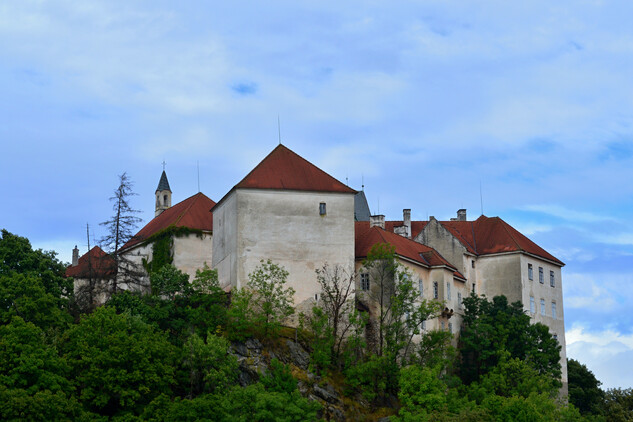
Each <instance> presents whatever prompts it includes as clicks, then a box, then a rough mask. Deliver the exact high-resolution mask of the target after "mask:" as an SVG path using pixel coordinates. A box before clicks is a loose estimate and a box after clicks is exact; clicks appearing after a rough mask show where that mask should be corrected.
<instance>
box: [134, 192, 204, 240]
mask: <svg viewBox="0 0 633 422" xmlns="http://www.w3.org/2000/svg"><path fill="white" fill-rule="evenodd" d="M214 206H215V202H214V201H213V200H211V199H210V198H209V197H207V196H206V195H205V194H203V193H200V192H199V193H197V194H195V195H193V196H190V197H189V198H187V199H185V200H184V201H182V202H179V203H177V204H176V205H174V206H173V207H171V208H168V209H166V210H165V211H163V212H162V213H161V214H160V215H159V216H158V217H156V218H154V219H153V220H152V221H150V222H149V223H147V225H146V226H145V227H143V228H142V229H141V230H140V231H139V232H138V233H137V234H136V235H135V236H134V237H133V238H132V239H130V240H129V241H128V242H127V243H126V244H125V245H123V247H122V248H121V249H127V248H130V247H132V246H134V245H136V244H138V243H141V242H143V241H144V240H147V239H149V238H150V237H151V236H152V235H154V234H156V233H158V232H160V231H162V230H165V229H166V228H168V227H187V228H189V229H195V230H204V231H213V214H212V213H211V208H213V207H214Z"/></svg>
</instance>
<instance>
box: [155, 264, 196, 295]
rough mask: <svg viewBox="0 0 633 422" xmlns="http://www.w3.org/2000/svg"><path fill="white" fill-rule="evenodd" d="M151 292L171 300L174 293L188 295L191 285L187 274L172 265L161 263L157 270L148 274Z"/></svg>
mask: <svg viewBox="0 0 633 422" xmlns="http://www.w3.org/2000/svg"><path fill="white" fill-rule="evenodd" d="M150 282H151V285H152V294H153V295H156V296H162V297H163V298H164V299H167V300H170V301H173V300H174V298H175V297H176V295H185V296H188V295H190V294H191V290H192V287H191V285H190V284H189V275H188V274H185V273H183V272H182V271H180V270H179V269H178V268H176V267H174V266H173V265H167V264H163V265H162V266H161V267H160V269H159V270H157V271H156V272H153V273H151V274H150Z"/></svg>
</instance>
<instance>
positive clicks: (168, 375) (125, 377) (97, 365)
mask: <svg viewBox="0 0 633 422" xmlns="http://www.w3.org/2000/svg"><path fill="white" fill-rule="evenodd" d="M62 349H63V352H64V356H65V358H66V359H67V361H68V363H69V365H70V367H71V371H70V374H71V376H72V379H73V382H74V384H75V386H76V388H77V393H78V397H79V400H80V401H81V402H82V403H83V404H84V405H85V406H86V408H87V409H89V410H92V411H95V412H99V413H101V414H104V415H110V416H112V415H116V414H120V413H126V412H132V413H136V414H138V413H139V412H140V411H141V410H142V407H143V406H144V405H146V404H147V403H149V402H150V401H151V400H152V399H153V398H154V397H156V396H158V395H159V394H161V393H166V392H168V391H169V387H170V385H171V384H173V382H174V379H173V378H174V366H173V364H174V358H175V350H174V348H173V346H172V345H171V344H170V343H169V342H168V341H167V339H166V337H165V335H164V334H162V333H159V332H156V331H155V329H154V328H153V327H151V326H150V325H148V324H146V323H144V322H143V321H142V320H141V319H140V318H139V317H137V316H133V315H130V314H129V313H124V314H117V313H116V312H115V309H114V308H110V307H102V308H98V309H96V310H95V312H94V313H92V314H91V315H86V316H84V317H83V318H82V319H81V321H80V322H79V324H77V325H76V326H74V327H72V328H71V329H70V330H68V332H67V333H66V335H65V340H64V342H63V345H62Z"/></svg>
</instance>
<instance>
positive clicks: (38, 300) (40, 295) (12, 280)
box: [0, 273, 71, 329]
mask: <svg viewBox="0 0 633 422" xmlns="http://www.w3.org/2000/svg"><path fill="white" fill-rule="evenodd" d="M63 301H64V300H63V299H60V298H56V297H55V296H53V295H52V294H51V293H48V292H47V291H46V288H45V287H44V285H43V283H42V280H41V279H40V278H37V277H35V276H33V275H30V274H26V275H25V274H18V273H14V274H12V275H0V323H2V324H7V323H9V321H11V319H12V318H13V317H14V316H19V317H21V318H22V319H24V320H25V321H28V322H32V323H33V324H35V325H37V326H38V327H40V328H42V329H49V328H58V329H61V328H63V327H65V326H66V325H67V324H68V323H69V322H70V321H71V317H70V315H69V314H68V313H67V312H66V311H64V310H63V309H62V308H63V305H62V302H63Z"/></svg>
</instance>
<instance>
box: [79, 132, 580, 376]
mask: <svg viewBox="0 0 633 422" xmlns="http://www.w3.org/2000/svg"><path fill="white" fill-rule="evenodd" d="M171 195H172V191H171V188H170V186H169V182H168V180H167V175H166V173H165V172H164V171H163V173H162V175H161V178H160V181H159V184H158V187H157V189H156V192H155V198H156V203H155V218H154V219H153V220H151V221H150V222H149V223H148V224H147V225H146V226H145V227H143V228H142V229H141V230H140V231H139V232H138V233H137V234H136V236H134V237H133V238H132V239H131V240H130V241H129V242H128V243H126V244H125V245H124V246H123V248H121V251H120V252H121V253H122V254H123V255H124V256H125V257H126V258H127V260H128V261H130V262H133V263H135V264H136V266H137V267H138V268H142V269H144V270H145V269H147V268H150V267H151V263H152V261H153V260H154V259H157V256H156V254H161V256H162V257H163V258H164V256H165V254H167V255H168V256H169V259H170V260H171V262H172V263H173V265H175V266H176V267H177V268H179V269H180V270H182V271H184V272H186V273H187V274H189V275H190V276H193V275H194V274H195V271H196V270H197V269H199V268H202V267H203V266H204V264H205V263H207V264H209V265H210V266H212V267H213V268H215V269H217V271H218V278H219V281H220V283H221V285H222V287H224V288H225V289H226V290H229V289H231V288H240V287H243V286H244V285H245V284H246V282H247V281H248V275H249V274H250V273H251V272H252V271H253V270H254V269H255V267H257V266H258V265H259V264H260V262H261V260H267V259H270V260H272V261H273V262H275V263H277V264H279V265H282V266H283V267H285V269H286V270H287V271H288V272H289V279H288V282H289V285H290V286H291V287H293V288H294V289H295V291H296V295H295V305H297V306H298V307H299V308H303V307H307V306H311V304H312V303H314V301H317V300H318V295H319V293H320V292H319V286H318V283H317V280H316V273H315V270H316V269H319V268H322V267H323V265H324V264H328V265H329V266H330V267H334V266H339V267H341V268H343V269H344V270H346V271H349V272H350V273H352V272H353V271H354V270H358V269H360V268H361V262H362V260H363V259H364V258H365V257H366V256H367V253H368V251H369V250H370V249H371V247H372V246H373V245H375V244H377V243H389V244H390V245H392V246H393V247H394V248H395V253H396V257H397V260H398V262H399V263H400V264H401V265H402V266H404V267H405V268H406V269H407V270H408V271H409V273H410V274H411V276H412V277H414V278H415V279H416V280H414V282H416V283H417V286H418V289H419V292H420V297H421V298H426V299H437V300H440V301H443V302H444V307H445V311H444V312H443V313H442V315H441V316H440V318H438V319H436V320H434V321H429V322H428V326H427V329H445V330H451V331H452V332H454V333H458V332H459V329H460V327H461V321H462V315H463V311H462V299H463V298H464V297H466V296H467V295H469V294H470V293H471V292H474V293H476V294H480V295H486V296H487V297H489V298H491V297H493V296H495V295H505V296H506V297H507V298H508V299H509V301H510V302H513V301H521V302H522V303H523V305H524V307H525V310H526V312H527V313H529V315H530V316H531V317H532V320H533V321H537V322H542V323H543V324H545V325H547V326H548V327H549V328H550V331H551V333H552V334H553V335H554V336H556V337H557V338H558V341H559V342H560V344H561V345H562V352H561V364H562V369H563V380H562V381H563V383H564V385H565V386H566V383H567V370H566V353H565V331H564V329H565V327H564V310H563V297H562V279H561V268H562V267H563V265H564V264H563V263H562V262H561V261H560V260H558V259H557V258H555V257H554V256H552V255H551V254H549V253H548V252H547V251H545V250H544V249H542V248H541V247H539V246H538V245H536V244H535V243H534V242H532V241H531V240H530V239H528V238H527V237H526V236H524V235H523V234H521V233H520V232H518V231H517V230H516V229H514V228H513V227H512V226H510V225H509V224H508V223H506V222H505V221H503V220H502V219H501V218H499V217H487V216H483V215H482V216H480V217H479V218H477V219H476V220H474V221H468V220H467V214H466V210H464V209H462V210H459V211H458V212H457V217H456V218H453V219H450V220H449V221H438V220H437V219H435V218H434V217H430V218H429V220H428V221H412V220H411V210H410V209H405V210H403V218H402V220H398V221H385V218H384V216H380V215H378V216H376V215H374V216H372V215H371V213H370V210H369V207H368V205H367V200H366V198H365V194H364V191H363V190H361V191H356V190H354V189H352V188H350V187H348V186H346V185H345V184H343V183H341V182H340V181H338V180H336V179H335V178H333V177H332V176H330V175H329V174H327V173H326V172H324V171H323V170H321V169H319V168H318V167H316V166H315V165H314V164H312V163H310V162H309V161H307V160H305V159H304V158H302V157H300V156H299V155H297V154H296V153H294V152H293V151H291V150H290V149H288V148H287V147H285V146H284V145H281V144H280V145H279V146H277V147H276V148H275V149H273V151H272V152H271V153H270V154H269V155H268V156H266V157H265V158H264V159H263V160H262V161H261V162H260V163H259V164H258V165H257V166H256V167H255V168H254V169H253V170H252V171H251V172H250V173H248V174H247V175H246V176H245V177H244V178H243V179H242V180H241V181H240V182H239V183H237V184H236V185H235V186H234V187H233V188H232V189H231V190H230V191H229V192H228V193H227V194H226V195H224V197H223V198H222V199H220V200H219V201H218V203H217V204H216V203H215V202H214V201H213V200H211V199H210V198H208V197H207V196H205V195H204V194H202V193H197V194H195V195H193V196H191V197H189V198H187V199H185V200H184V201H182V202H180V203H178V204H176V205H174V206H171ZM82 259H83V261H82V262H84V261H85V259H84V257H82ZM80 261H81V259H80ZM72 268H73V267H69V270H68V273H67V274H68V275H73V274H74V276H75V277H76V280H77V283H78V285H81V283H84V281H82V280H84V279H83V278H82V277H80V275H81V274H83V273H81V274H80V272H79V270H73V269H72ZM108 276H110V277H111V274H110V275H108ZM138 284H139V285H138V286H121V287H122V288H137V289H141V290H143V289H147V287H148V285H149V284H148V280H147V274H145V276H144V277H143V278H141V279H140V280H139V282H138ZM372 286H373V285H372V280H371V274H364V275H363V273H361V274H359V275H358V277H357V285H356V291H357V293H358V297H359V299H360V300H361V302H362V301H365V302H367V304H366V305H367V306H366V307H367V308H368V309H371V307H372V305H371V303H369V301H368V300H367V299H368V297H369V296H370V294H371V289H372ZM564 388H565V387H564Z"/></svg>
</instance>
